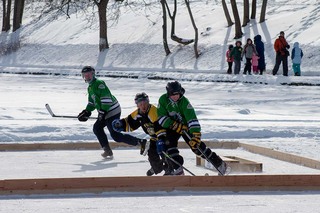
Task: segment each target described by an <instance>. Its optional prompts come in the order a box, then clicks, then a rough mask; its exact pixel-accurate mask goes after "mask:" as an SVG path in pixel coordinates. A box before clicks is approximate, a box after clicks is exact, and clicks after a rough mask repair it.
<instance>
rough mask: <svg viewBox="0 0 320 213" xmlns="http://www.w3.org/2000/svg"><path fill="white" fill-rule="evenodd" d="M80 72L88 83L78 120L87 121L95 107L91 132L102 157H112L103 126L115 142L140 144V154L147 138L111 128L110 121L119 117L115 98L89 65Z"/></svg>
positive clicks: (119, 113)
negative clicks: (101, 150)
mask: <svg viewBox="0 0 320 213" xmlns="http://www.w3.org/2000/svg"><path fill="white" fill-rule="evenodd" d="M81 74H82V78H83V79H84V80H85V82H86V83H88V84H89V86H88V104H87V106H86V108H85V109H84V110H83V111H82V112H81V113H80V114H79V115H78V120H79V121H87V120H88V119H89V117H90V116H91V112H92V111H93V110H95V109H96V110H97V111H98V119H97V120H96V122H95V123H94V125H93V132H94V134H95V135H96V136H97V138H98V141H99V143H100V145H101V147H102V148H103V150H104V152H103V153H102V154H101V155H102V157H104V158H107V159H112V158H113V152H112V150H111V148H110V146H109V141H108V138H107V135H106V133H105V132H104V127H107V128H108V130H109V132H110V135H111V137H112V138H113V139H114V141H116V142H124V143H127V144H129V145H133V146H136V145H138V144H140V146H141V150H140V154H142V153H143V152H144V148H145V144H146V142H147V140H145V139H139V138H136V137H133V136H131V135H125V134H122V133H119V132H116V131H114V130H113V128H112V121H113V120H115V119H119V118H120V116H121V107H120V104H119V103H118V101H117V99H116V98H115V97H114V96H113V95H112V94H111V92H110V90H109V88H108V87H107V85H106V83H105V82H104V81H102V80H100V79H98V78H96V77H95V70H94V68H93V67H91V66H85V67H83V69H82V71H81Z"/></svg>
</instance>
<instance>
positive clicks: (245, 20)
mask: <svg viewBox="0 0 320 213" xmlns="http://www.w3.org/2000/svg"><path fill="white" fill-rule="evenodd" d="M249 22H250V19H249V0H243V23H242V26H243V27H244V26H247V24H248V23H249Z"/></svg>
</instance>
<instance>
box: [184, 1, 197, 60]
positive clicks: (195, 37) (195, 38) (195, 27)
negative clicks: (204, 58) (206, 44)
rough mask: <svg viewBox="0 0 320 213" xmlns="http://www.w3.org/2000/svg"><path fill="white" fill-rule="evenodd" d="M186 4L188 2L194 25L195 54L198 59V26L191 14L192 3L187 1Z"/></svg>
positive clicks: (190, 13)
mask: <svg viewBox="0 0 320 213" xmlns="http://www.w3.org/2000/svg"><path fill="white" fill-rule="evenodd" d="M185 2H186V6H187V8H188V12H189V16H190V19H191V23H192V26H193V29H194V32H195V36H194V53H195V56H196V58H198V57H199V51H198V28H197V26H196V23H195V21H194V18H193V15H192V12H191V8H190V2H189V0H185Z"/></svg>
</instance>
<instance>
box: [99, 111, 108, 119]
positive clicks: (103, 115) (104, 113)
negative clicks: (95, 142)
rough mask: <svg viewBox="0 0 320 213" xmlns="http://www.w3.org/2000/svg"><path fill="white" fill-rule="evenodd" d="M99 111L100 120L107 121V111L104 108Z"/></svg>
mask: <svg viewBox="0 0 320 213" xmlns="http://www.w3.org/2000/svg"><path fill="white" fill-rule="evenodd" d="M98 112H99V114H98V121H105V120H106V115H107V112H106V111H104V110H99V111H98Z"/></svg>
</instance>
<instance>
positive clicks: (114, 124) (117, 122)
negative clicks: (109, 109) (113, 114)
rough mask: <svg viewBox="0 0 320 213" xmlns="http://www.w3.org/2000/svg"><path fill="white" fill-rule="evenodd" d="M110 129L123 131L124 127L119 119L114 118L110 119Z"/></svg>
mask: <svg viewBox="0 0 320 213" xmlns="http://www.w3.org/2000/svg"><path fill="white" fill-rule="evenodd" d="M112 129H113V130H114V131H116V132H121V131H124V127H123V124H122V122H121V120H120V119H115V120H113V121H112Z"/></svg>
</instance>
